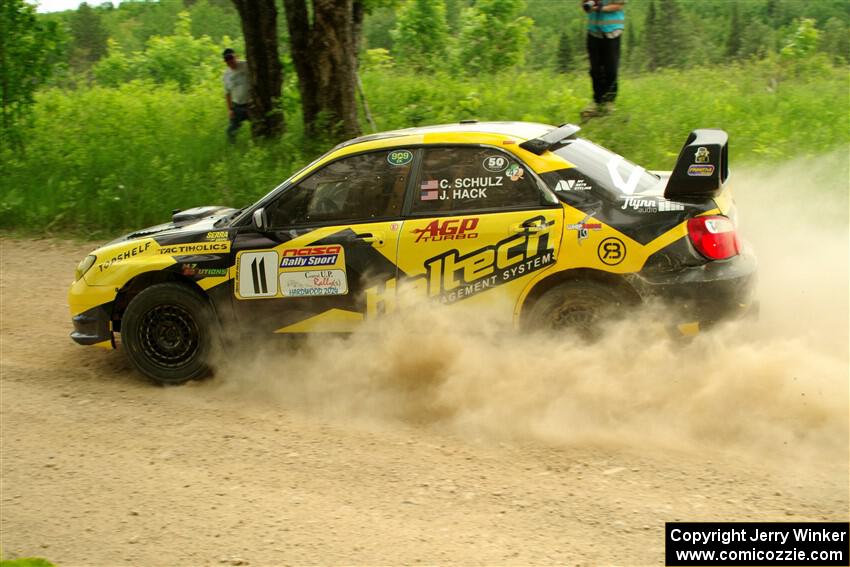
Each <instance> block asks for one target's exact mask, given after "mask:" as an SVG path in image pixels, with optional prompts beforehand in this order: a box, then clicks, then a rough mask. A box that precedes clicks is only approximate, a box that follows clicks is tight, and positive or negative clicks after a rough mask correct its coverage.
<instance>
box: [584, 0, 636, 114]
mask: <svg viewBox="0 0 850 567" xmlns="http://www.w3.org/2000/svg"><path fill="white" fill-rule="evenodd" d="M625 4H626V0H582V8H583V9H584V11H585V12H587V55H588V58H589V60H590V78H591V81H592V82H593V103H592V104H590V105H589V106H588V107H587V108H585V109H584V110H583V111H582V113H581V114H582V117H583V118H590V117H592V116H601V115H604V114H608V113H609V112H611V111H613V110H614V100H615V99H616V98H617V68H618V67H619V65H620V36H622V35H623V30H624V29H625V23H626V14H625V11H624V8H625Z"/></svg>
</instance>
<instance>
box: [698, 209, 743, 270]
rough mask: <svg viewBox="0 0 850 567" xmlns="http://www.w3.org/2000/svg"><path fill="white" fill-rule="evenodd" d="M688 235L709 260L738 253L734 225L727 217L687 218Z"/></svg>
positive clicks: (729, 256)
mask: <svg viewBox="0 0 850 567" xmlns="http://www.w3.org/2000/svg"><path fill="white" fill-rule="evenodd" d="M688 235H689V236H690V237H691V242H693V243H694V247H696V249H697V250H699V252H700V254H702V255H703V256H705V257H706V258H708V259H709V260H723V259H725V258H731V257H732V256H735V255H736V254H738V237H737V236H736V234H735V225H734V224H733V223H732V221H731V220H729V219H728V218H727V217H720V216H705V217H695V218H692V219H688Z"/></svg>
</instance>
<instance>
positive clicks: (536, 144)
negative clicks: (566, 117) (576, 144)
mask: <svg viewBox="0 0 850 567" xmlns="http://www.w3.org/2000/svg"><path fill="white" fill-rule="evenodd" d="M579 130H581V128H580V127H578V126H576V125H575V124H562V125H560V126H558V127H557V128H555V129H554V130H549V131H548V132H546V133H545V134H543V135H542V136H540V137H539V138H534V139H532V140H526V141H525V142H523V143H521V144H520V145H519V147H521V148H522V149H524V150H528V151H529V152H531V153H533V154H537V155H540V154H542V153H543V152H545V151H547V150H550V149H552V148H554V147H555V146H557V145H558V144H559V143H561V142H563V141H564V140H568V139H570V138H574V137H575V135H576V134H577V133H578V131H579Z"/></svg>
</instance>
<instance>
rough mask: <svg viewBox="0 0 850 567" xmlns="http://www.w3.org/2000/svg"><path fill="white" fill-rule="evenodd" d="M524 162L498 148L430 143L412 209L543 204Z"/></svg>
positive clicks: (454, 209) (459, 209) (438, 210)
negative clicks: (433, 144) (436, 146)
mask: <svg viewBox="0 0 850 567" xmlns="http://www.w3.org/2000/svg"><path fill="white" fill-rule="evenodd" d="M542 203H543V201H542V194H541V192H540V189H539V188H538V187H537V182H536V180H535V179H534V177H533V176H532V175H531V172H530V171H528V169H527V168H526V167H525V165H524V164H522V163H521V162H519V161H518V160H516V159H515V158H514V157H512V156H510V155H509V154H506V153H504V152H501V151H499V150H496V149H494V148H478V147H447V148H427V149H425V155H424V159H423V162H422V175H421V176H420V179H419V185H418V187H416V188H415V195H414V198H413V207H412V211H413V213H419V214H423V213H456V212H467V211H481V210H487V209H510V208H522V207H533V206H540V205H541V204H542Z"/></svg>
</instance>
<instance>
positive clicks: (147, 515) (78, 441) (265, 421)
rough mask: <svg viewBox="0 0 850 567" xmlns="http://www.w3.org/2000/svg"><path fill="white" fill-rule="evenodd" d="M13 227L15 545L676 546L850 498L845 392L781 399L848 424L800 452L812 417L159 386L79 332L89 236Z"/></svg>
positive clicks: (430, 557) (326, 556)
mask: <svg viewBox="0 0 850 567" xmlns="http://www.w3.org/2000/svg"><path fill="white" fill-rule="evenodd" d="M0 244H2V328H1V330H2V362H0V371H1V372H2V381H0V395H2V406H0V410H2V424H1V425H2V437H1V438H0V441H2V470H1V471H0V472H1V473H2V485H0V488H2V493H1V494H0V496H1V497H2V502H0V505H2V508H1V509H0V534H1V535H0V537H2V541H0V544H2V550H3V554H4V558H14V557H20V556H33V555H35V556H43V557H47V558H49V559H51V560H52V561H55V562H57V563H59V564H60V565H169V566H173V565H222V564H225V565H227V564H233V565H238V564H244V565H287V564H301V565H306V564H341V563H346V564H362V565H387V564H465V565H479V564H488V565H531V564H541V565H544V564H545V565H555V564H561V565H563V564H570V565H595V564H610V563H615V564H661V563H663V547H664V543H663V542H664V539H663V533H664V532H663V530H664V522H665V521H674V520H682V521H708V520H740V521H745V520H750V521H756V520H759V521H760V520H764V521H790V520H846V519H847V515H848V496H847V491H848V489H847V486H848V485H847V467H848V465H847V463H846V453H845V452H843V450H841V443H842V440H841V438H840V437H841V435H846V432H845V431H843V430H842V426H841V424H840V416H839V420H838V421H836V420H835V415H834V414H829V413H828V412H827V413H823V412H820V413H818V414H817V415H816V416H815V417H811V416H809V417H808V418H807V417H806V416H807V415H808V414H799V415H796V414H794V413H793V412H794V406H790V405H789V406H788V407H787V408H786V409H785V410H782V411H789V412H790V413H791V414H792V415H790V417H789V419H791V420H793V421H794V422H795V425H794V426H793V427H795V428H803V429H805V428H808V427H810V428H811V429H812V430H813V431H815V432H816V434H817V435H818V436H821V435H824V428H825V430H826V433H825V435H827V436H829V435H832V434H835V435H838V437H839V439H838V448H839V449H838V451H837V453H836V452H835V448H834V447H831V446H828V447H826V448H816V449H814V450H813V451H811V452H809V453H806V456H805V457H804V458H797V457H795V455H799V454H801V453H799V452H796V451H791V450H789V451H788V454H787V455H783V454H782V451H783V449H782V448H783V447H786V448H787V447H788V443H789V439H804V440H805V439H807V437H806V435H804V434H801V435H796V436H795V435H794V432H795V431H796V433H800V431H797V430H794V431H790V430H789V431H790V432H789V431H779V433H780V435H779V437H778V439H779V440H778V441H777V442H776V445H775V446H774V447H771V448H769V449H768V450H762V448H754V447H752V446H751V445H749V444H748V443H749V441H747V442H738V443H737V444H736V443H735V442H733V443H732V445H733V446H732V448H731V449H729V448H728V447H724V446H723V444H722V443H705V444H704V445H701V444H700V441H699V440H700V439H701V438H700V437H699V436H697V437H694V438H690V437H688V436H687V435H683V436H682V437H674V438H673V441H674V442H668V443H665V444H660V443H655V442H648V443H633V442H631V441H628V442H622V443H618V442H617V441H616V439H612V438H611V436H608V437H606V436H597V440H595V441H594V440H593V436H590V437H589V438H586V439H578V438H570V437H566V438H562V439H559V438H553V437H551V436H546V435H524V434H515V435H509V434H505V435H500V434H497V433H494V431H498V429H499V428H498V427H496V425H499V422H500V421H504V422H505V423H504V424H502V425H506V426H508V425H510V423H509V422H511V420H521V419H522V415H523V414H521V413H517V412H516V411H514V412H513V413H506V414H505V415H504V416H501V415H500V414H499V413H498V411H499V406H498V405H497V406H496V408H495V410H493V411H494V412H495V414H496V415H495V418H493V419H490V421H489V422H488V423H489V424H490V425H491V426H492V427H489V428H487V427H478V428H473V429H464V428H461V427H455V426H454V425H453V424H452V422H451V421H450V420H449V421H445V420H443V421H439V420H437V421H436V422H435V421H434V420H430V421H429V420H424V421H423V420H418V419H416V418H410V419H403V418H398V415H389V416H388V415H377V416H373V415H368V413H369V412H368V411H363V412H361V413H360V414H359V415H358V413H357V411H355V410H352V409H351V407H352V406H344V404H342V405H341V406H340V407H343V406H344V407H346V408H347V409H345V410H344V411H342V410H341V411H340V412H339V414H337V413H336V412H335V411H334V409H333V408H330V409H328V408H323V409H322V408H320V407H319V405H317V404H315V403H314V404H307V403H301V401H303V399H304V398H303V397H300V398H299V397H298V396H291V397H290V396H278V395H276V394H278V393H279V390H274V389H272V390H266V391H261V392H260V395H257V393H256V392H255V391H253V390H252V389H250V388H246V387H239V386H234V384H233V383H232V382H231V381H228V378H226V377H224V378H221V377H216V378H215V379H213V380H211V381H207V382H204V383H199V384H193V385H190V386H187V387H179V388H159V387H155V386H152V385H150V384H148V383H147V382H146V381H145V380H144V379H143V378H141V377H140V376H139V375H138V374H136V373H135V372H134V371H133V370H132V369H131V368H130V367H129V365H128V363H127V362H126V361H125V358H124V355H123V353H122V352H120V351H119V352H110V351H105V350H100V349H95V348H84V347H80V346H77V345H76V344H74V343H73V342H72V341H71V340H70V339H69V338H68V333H69V331H70V321H69V315H68V313H67V308H66V299H65V294H66V291H67V285H68V284H69V280H70V274H72V273H73V268H74V266H75V264H76V263H77V262H78V261H79V259H80V258H82V257H83V256H84V255H85V254H86V253H88V251H89V250H90V249H91V247H90V246H88V245H79V244H68V243H63V242H60V241H55V240H41V241H29V240H15V239H9V238H4V239H2V240H0ZM841 356H844V355H841ZM352 360H355V359H352ZM842 360H845V361H846V358H844V359H842ZM740 364H741V365H742V367H743V368H747V362H746V361H740ZM845 372H846V366H845ZM317 374H318V373H317ZM838 378H839V379H841V377H840V376H839V377H838ZM316 379H317V380H321V379H323V377H322V376H318V375H317V376H316ZM742 379H746V377H742ZM795 379H796V378H795ZM281 387H282V386H281ZM839 391H840V390H839ZM264 392H265V393H264ZM269 392H273V393H274V394H275V395H271V394H269ZM327 392H332V389H328V390H327ZM330 395H331V396H332V395H333V394H330ZM344 395H345V396H349V395H354V393H352V392H345V394H344ZM797 399H798V398H794V400H795V401H794V403H796V400H797ZM299 400H301V401H299ZM336 401H337V402H342V401H344V400H336ZM781 403H789V402H787V400H786V401H781ZM354 407H355V408H356V407H358V406H354ZM360 407H369V406H368V405H367V406H360ZM839 407H841V406H840V404H839ZM490 409H493V408H490ZM513 409H516V408H513ZM780 409H782V408H780ZM606 411H607V412H609V413H612V412H616V411H617V408H608V409H607V410H606ZM734 411H736V410H734V409H732V410H730V414H729V415H722V414H721V413H717V414H716V415H710V416H708V418H707V420H708V421H707V423H713V422H717V423H720V422H723V421H724V420H726V419H728V418H733V416H732V415H731V414H732V413H733V412H734ZM760 415H762V416H764V415H767V414H765V412H761V414H760ZM818 416H819V417H818ZM703 417H705V416H703ZM843 417H844V419H845V420H846V415H844V416H843ZM659 419H660V420H661V422H663V416H661V417H660V418H659ZM758 419H759V417H758V416H756V417H755V418H753V420H754V422H756V421H758ZM763 419H764V420H767V419H768V418H766V417H764V418H763ZM461 421H462V420H461ZM655 423H658V422H655ZM776 423H777V424H782V423H784V422H783V421H782V419H781V418H777V419H776ZM836 424H838V425H836ZM779 426H780V425H777V427H779ZM843 427H845V428H846V421H845V422H844V425H843ZM818 428H821V429H818ZM830 428H833V429H832V430H830ZM745 429H746V428H745ZM470 431H471V432H470ZM516 431H524V429H523V428H521V427H520V428H517V429H516V430H515V431H514V432H515V433H516ZM803 433H805V432H803ZM783 436H784V437H783ZM614 437H616V436H614ZM676 439H678V441H676ZM782 439H784V440H782ZM844 440H845V441H846V438H845V439H844ZM844 446H845V447H846V445H844ZM750 449H752V450H750ZM801 460H802V461H805V462H803V463H801V462H800V461H801Z"/></svg>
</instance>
